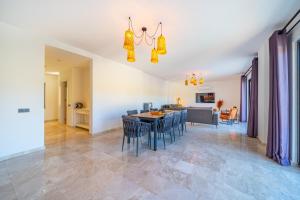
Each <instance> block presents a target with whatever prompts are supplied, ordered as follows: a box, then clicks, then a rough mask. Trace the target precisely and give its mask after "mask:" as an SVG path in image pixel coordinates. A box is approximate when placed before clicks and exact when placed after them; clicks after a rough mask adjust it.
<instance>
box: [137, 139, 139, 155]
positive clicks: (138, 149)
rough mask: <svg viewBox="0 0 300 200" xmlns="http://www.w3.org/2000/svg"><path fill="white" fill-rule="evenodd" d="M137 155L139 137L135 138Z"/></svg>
mask: <svg viewBox="0 0 300 200" xmlns="http://www.w3.org/2000/svg"><path fill="white" fill-rule="evenodd" d="M138 155H139V137H137V138H136V156H138Z"/></svg>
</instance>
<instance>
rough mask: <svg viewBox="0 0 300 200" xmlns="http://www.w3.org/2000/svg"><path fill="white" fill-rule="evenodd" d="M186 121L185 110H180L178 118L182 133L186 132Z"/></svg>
mask: <svg viewBox="0 0 300 200" xmlns="http://www.w3.org/2000/svg"><path fill="white" fill-rule="evenodd" d="M186 122H187V110H182V111H181V118H180V125H181V131H182V135H183V131H184V130H185V132H186Z"/></svg>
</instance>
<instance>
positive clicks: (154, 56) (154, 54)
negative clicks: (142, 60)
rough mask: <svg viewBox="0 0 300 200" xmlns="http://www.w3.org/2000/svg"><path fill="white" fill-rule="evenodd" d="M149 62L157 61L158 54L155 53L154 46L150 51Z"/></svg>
mask: <svg viewBox="0 0 300 200" xmlns="http://www.w3.org/2000/svg"><path fill="white" fill-rule="evenodd" d="M151 62H152V63H158V55H157V51H156V49H155V48H153V49H152V51H151Z"/></svg>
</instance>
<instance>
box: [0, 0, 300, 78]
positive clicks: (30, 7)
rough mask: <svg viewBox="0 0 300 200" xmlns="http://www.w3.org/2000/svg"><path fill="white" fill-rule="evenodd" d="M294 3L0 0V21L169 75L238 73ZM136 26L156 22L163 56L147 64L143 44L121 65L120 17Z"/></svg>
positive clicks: (280, 0)
mask: <svg viewBox="0 0 300 200" xmlns="http://www.w3.org/2000/svg"><path fill="white" fill-rule="evenodd" d="M299 8H300V1H299V0H226V1H224V0H193V1H192V0H190V1H188V0H186V1H183V0H181V1H180V0H151V1H147V0H127V1H125V0H44V1H40V0H26V1H18V0H1V1H0V21H3V22H6V23H9V24H13V25H17V26H20V27H22V28H25V29H29V30H33V31H36V32H40V33H42V34H46V35H49V36H52V37H54V38H56V39H58V40H60V41H62V42H65V43H68V44H71V45H74V46H76V47H79V48H83V49H86V50H88V51H91V52H94V53H96V54H99V55H101V56H103V57H106V58H110V59H112V60H115V61H118V62H121V63H124V64H128V65H130V66H134V67H137V68H140V69H142V70H143V71H145V72H147V73H150V74H153V75H156V76H159V77H162V78H165V79H169V80H175V79H183V78H184V77H185V75H186V74H187V73H191V72H198V71H202V72H205V73H206V74H207V78H209V79H216V78H219V77H222V76H229V75H233V74H238V73H241V72H242V71H244V70H245V69H246V68H248V67H249V65H250V63H251V58H252V57H253V56H254V55H255V54H256V52H257V50H258V48H259V47H260V46H261V44H262V42H263V41H264V40H266V39H267V38H268V37H269V35H270V34H271V32H272V31H273V30H274V29H275V28H278V27H281V26H282V25H283V24H284V23H286V22H287V21H288V20H289V18H290V17H291V16H292V15H293V14H294V13H295V12H296V11H297V9H299ZM129 16H131V17H132V19H133V23H134V27H136V29H138V28H141V27H142V26H147V27H148V30H149V32H152V31H154V29H155V28H156V25H157V23H158V22H159V21H162V22H163V25H164V35H165V36H166V40H167V48H168V49H167V50H168V54H167V55H164V56H160V57H159V59H160V61H159V64H156V65H154V64H151V63H150V61H149V59H150V48H149V47H147V46H145V45H143V46H139V47H137V48H136V60H137V61H136V62H135V63H134V64H132V63H127V62H126V52H125V51H124V49H123V48H122V45H123V35H124V31H125V30H126V29H127V26H128V22H127V19H128V17H129Z"/></svg>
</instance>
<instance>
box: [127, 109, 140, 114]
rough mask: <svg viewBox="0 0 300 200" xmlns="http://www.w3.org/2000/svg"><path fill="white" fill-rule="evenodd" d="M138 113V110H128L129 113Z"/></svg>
mask: <svg viewBox="0 0 300 200" xmlns="http://www.w3.org/2000/svg"><path fill="white" fill-rule="evenodd" d="M136 114H138V111H137V110H127V115H136Z"/></svg>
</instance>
